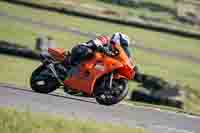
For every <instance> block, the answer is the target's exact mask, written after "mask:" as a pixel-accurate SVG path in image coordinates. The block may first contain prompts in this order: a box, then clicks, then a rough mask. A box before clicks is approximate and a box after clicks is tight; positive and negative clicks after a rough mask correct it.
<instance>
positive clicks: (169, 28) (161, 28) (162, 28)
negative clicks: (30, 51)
mask: <svg viewBox="0 0 200 133" xmlns="http://www.w3.org/2000/svg"><path fill="white" fill-rule="evenodd" d="M2 1H5V2H8V3H12V4H19V5H24V6H29V7H32V8H38V9H42V10H48V11H54V12H59V13H63V14H68V15H74V16H79V17H85V18H90V19H95V20H101V21H106V22H111V23H116V24H122V25H127V26H134V27H139V28H145V29H148V30H153V31H158V32H165V33H170V34H174V35H179V36H183V37H190V38H194V39H200V33H198V32H192V31H185V30H182V29H179V28H176V27H174V26H173V25H163V24H153V23H146V22H145V21H143V22H142V21H137V20H134V19H131V20H121V19H115V18H108V17H105V16H97V15H95V14H92V13H86V12H81V11H78V10H73V9H67V8H59V7H53V6H48V5H40V4H37V3H31V2H29V1H20V0H2Z"/></svg>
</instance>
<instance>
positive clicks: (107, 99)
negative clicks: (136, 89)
mask: <svg viewBox="0 0 200 133" xmlns="http://www.w3.org/2000/svg"><path fill="white" fill-rule="evenodd" d="M105 82H106V81H105ZM105 82H102V80H99V81H98V83H97V84H96V88H95V97H96V101H97V102H98V103H99V104H102V105H113V104H117V103H119V102H120V101H122V100H123V99H124V98H125V97H126V96H127V94H128V81H127V80H126V79H113V81H112V88H111V89H108V88H106V87H105Z"/></svg>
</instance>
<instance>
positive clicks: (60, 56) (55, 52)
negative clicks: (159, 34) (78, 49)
mask: <svg viewBox="0 0 200 133" xmlns="http://www.w3.org/2000/svg"><path fill="white" fill-rule="evenodd" d="M48 53H49V54H51V55H52V56H53V58H55V59H56V60H58V61H63V60H64V59H65V50H64V49H62V48H48Z"/></svg>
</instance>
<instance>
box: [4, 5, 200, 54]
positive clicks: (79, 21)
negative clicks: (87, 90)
mask: <svg viewBox="0 0 200 133" xmlns="http://www.w3.org/2000/svg"><path fill="white" fill-rule="evenodd" d="M1 11H2V12H6V13H8V14H10V15H16V16H21V14H23V17H28V18H33V19H34V20H37V21H44V22H47V23H50V24H57V25H61V26H66V27H73V28H77V29H80V30H81V31H85V32H95V33H98V34H102V33H104V34H112V33H113V32H118V31H121V32H124V33H127V34H128V35H129V36H130V38H132V39H136V40H137V41H138V42H141V43H142V44H143V45H144V46H147V47H150V48H159V49H164V50H169V51H174V52H180V53H184V54H190V55H193V56H195V57H200V55H199V51H200V47H199V40H193V39H189V38H183V37H178V36H173V35H169V34H164V33H163V34H161V33H159V32H152V31H146V30H144V29H139V28H132V27H129V26H120V25H117V24H110V23H105V22H100V21H95V20H90V19H83V18H79V17H74V16H67V15H61V14H58V13H51V12H48V11H40V10H33V9H31V8H26V7H23V6H14V5H10V4H7V3H4V2H0V12H1ZM24 11H26V12H24ZM69 20H70V21H69ZM99 27H101V28H99Z"/></svg>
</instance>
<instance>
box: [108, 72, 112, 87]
mask: <svg viewBox="0 0 200 133" xmlns="http://www.w3.org/2000/svg"><path fill="white" fill-rule="evenodd" d="M112 81H113V72H111V73H110V74H109V76H108V89H112Z"/></svg>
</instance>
